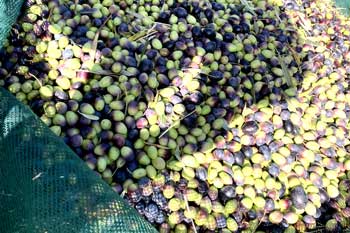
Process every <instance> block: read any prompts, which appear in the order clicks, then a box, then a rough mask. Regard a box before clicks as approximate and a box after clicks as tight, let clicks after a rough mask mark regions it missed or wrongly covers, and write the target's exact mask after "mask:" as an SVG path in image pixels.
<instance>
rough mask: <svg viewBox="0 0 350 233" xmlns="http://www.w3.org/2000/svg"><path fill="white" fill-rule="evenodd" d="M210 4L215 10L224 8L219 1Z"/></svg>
mask: <svg viewBox="0 0 350 233" xmlns="http://www.w3.org/2000/svg"><path fill="white" fill-rule="evenodd" d="M211 6H212V8H213V10H215V11H220V10H225V7H224V5H222V4H221V3H218V2H213V3H212V4H211Z"/></svg>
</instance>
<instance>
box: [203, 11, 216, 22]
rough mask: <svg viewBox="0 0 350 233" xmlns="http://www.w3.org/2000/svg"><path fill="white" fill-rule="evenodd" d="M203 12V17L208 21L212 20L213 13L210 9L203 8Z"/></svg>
mask: <svg viewBox="0 0 350 233" xmlns="http://www.w3.org/2000/svg"><path fill="white" fill-rule="evenodd" d="M204 14H205V17H207V19H208V20H209V21H212V20H213V16H214V13H213V11H212V10H211V9H209V8H207V9H205V10H204Z"/></svg>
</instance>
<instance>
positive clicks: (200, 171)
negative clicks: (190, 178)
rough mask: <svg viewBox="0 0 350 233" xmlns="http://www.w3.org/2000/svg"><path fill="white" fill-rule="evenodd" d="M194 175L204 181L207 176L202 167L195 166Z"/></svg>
mask: <svg viewBox="0 0 350 233" xmlns="http://www.w3.org/2000/svg"><path fill="white" fill-rule="evenodd" d="M196 177H197V178H198V179H199V180H201V181H206V180H207V177H208V171H207V169H206V168H204V167H198V168H196Z"/></svg>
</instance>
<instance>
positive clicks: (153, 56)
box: [146, 49, 158, 59]
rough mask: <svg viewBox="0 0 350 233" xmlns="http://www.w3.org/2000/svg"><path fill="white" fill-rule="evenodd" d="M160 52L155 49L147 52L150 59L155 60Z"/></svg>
mask: <svg viewBox="0 0 350 233" xmlns="http://www.w3.org/2000/svg"><path fill="white" fill-rule="evenodd" d="M157 54H158V52H157V50H155V49H150V50H147V52H146V56H147V57H148V59H153V58H155V57H156V56H157Z"/></svg>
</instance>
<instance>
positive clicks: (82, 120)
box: [79, 116, 91, 125]
mask: <svg viewBox="0 0 350 233" xmlns="http://www.w3.org/2000/svg"><path fill="white" fill-rule="evenodd" d="M79 124H81V125H90V124H91V120H90V119H88V118H86V117H83V116H82V117H80V118H79Z"/></svg>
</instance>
